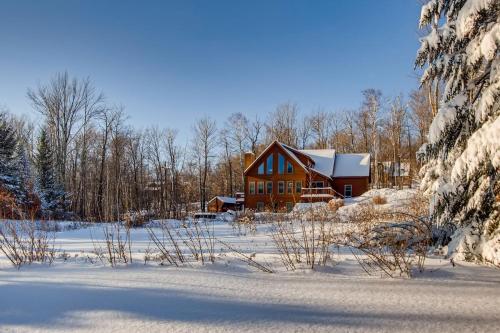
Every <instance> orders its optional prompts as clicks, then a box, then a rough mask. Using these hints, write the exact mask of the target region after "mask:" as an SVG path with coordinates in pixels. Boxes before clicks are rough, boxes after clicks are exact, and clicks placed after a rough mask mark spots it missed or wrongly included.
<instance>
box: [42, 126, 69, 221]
mask: <svg viewBox="0 0 500 333" xmlns="http://www.w3.org/2000/svg"><path fill="white" fill-rule="evenodd" d="M36 168H37V174H38V175H37V190H38V192H39V195H40V200H41V206H42V207H41V208H42V212H43V214H44V215H45V216H46V217H55V216H56V215H57V214H59V213H61V211H63V210H64V202H63V200H64V192H63V191H62V190H61V187H60V186H59V184H58V183H57V178H56V175H55V167H54V155H53V152H52V149H51V146H50V143H49V139H48V137H47V131H46V129H42V130H41V132H40V137H39V138H38V146H37V154H36Z"/></svg>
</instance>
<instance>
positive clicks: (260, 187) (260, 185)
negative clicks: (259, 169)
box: [257, 182, 264, 194]
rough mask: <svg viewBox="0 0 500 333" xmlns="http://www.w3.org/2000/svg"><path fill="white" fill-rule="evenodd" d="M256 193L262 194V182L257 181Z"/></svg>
mask: <svg viewBox="0 0 500 333" xmlns="http://www.w3.org/2000/svg"><path fill="white" fill-rule="evenodd" d="M257 193H258V194H264V182H258V183H257Z"/></svg>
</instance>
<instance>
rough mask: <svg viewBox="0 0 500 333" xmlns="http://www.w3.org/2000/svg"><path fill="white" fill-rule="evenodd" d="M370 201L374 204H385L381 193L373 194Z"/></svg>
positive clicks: (385, 200)
mask: <svg viewBox="0 0 500 333" xmlns="http://www.w3.org/2000/svg"><path fill="white" fill-rule="evenodd" d="M372 201H373V203H374V204H375V205H385V204H386V203H387V199H386V198H385V197H384V196H382V195H376V196H374V197H373V198H372Z"/></svg>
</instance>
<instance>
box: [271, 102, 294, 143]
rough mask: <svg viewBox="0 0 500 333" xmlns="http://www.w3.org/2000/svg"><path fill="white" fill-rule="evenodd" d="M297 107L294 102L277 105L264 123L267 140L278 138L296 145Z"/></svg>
mask: <svg viewBox="0 0 500 333" xmlns="http://www.w3.org/2000/svg"><path fill="white" fill-rule="evenodd" d="M298 112H299V108H298V106H297V104H295V103H290V102H287V103H284V104H280V105H278V107H277V108H276V110H275V111H274V112H272V113H271V114H270V115H269V121H268V124H267V125H266V131H267V141H268V142H271V141H273V140H278V141H280V142H282V143H284V144H287V145H290V146H297V143H298V142H297V141H298V135H297V116H298Z"/></svg>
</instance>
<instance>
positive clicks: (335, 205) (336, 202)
mask: <svg viewBox="0 0 500 333" xmlns="http://www.w3.org/2000/svg"><path fill="white" fill-rule="evenodd" d="M342 206H344V199H332V200H330V201H329V202H328V208H329V209H330V210H331V211H332V212H336V211H337V210H338V209H339V208H340V207H342Z"/></svg>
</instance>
